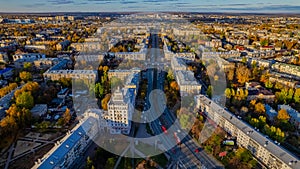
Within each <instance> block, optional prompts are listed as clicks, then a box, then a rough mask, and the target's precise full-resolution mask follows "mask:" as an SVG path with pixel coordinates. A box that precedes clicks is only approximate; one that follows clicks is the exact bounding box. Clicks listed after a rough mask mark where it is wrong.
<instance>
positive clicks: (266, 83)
mask: <svg viewBox="0 0 300 169" xmlns="http://www.w3.org/2000/svg"><path fill="white" fill-rule="evenodd" d="M265 86H266V88H268V89H272V88H273V83H272V82H270V80H268V81H266V82H265Z"/></svg>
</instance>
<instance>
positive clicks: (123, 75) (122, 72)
mask: <svg viewBox="0 0 300 169" xmlns="http://www.w3.org/2000/svg"><path fill="white" fill-rule="evenodd" d="M140 72H141V69H139V68H132V69H130V70H127V69H115V70H109V71H108V78H109V79H110V78H112V77H117V78H119V79H121V80H122V81H123V82H125V80H126V79H127V77H128V76H129V75H130V74H132V73H140Z"/></svg>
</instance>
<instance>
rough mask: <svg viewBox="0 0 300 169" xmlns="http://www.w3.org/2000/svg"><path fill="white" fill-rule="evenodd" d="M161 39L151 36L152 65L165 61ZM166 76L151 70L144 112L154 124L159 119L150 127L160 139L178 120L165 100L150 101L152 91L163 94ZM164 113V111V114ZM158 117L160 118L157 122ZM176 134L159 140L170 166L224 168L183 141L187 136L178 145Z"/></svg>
mask: <svg viewBox="0 0 300 169" xmlns="http://www.w3.org/2000/svg"><path fill="white" fill-rule="evenodd" d="M158 38H159V37H158V35H157V34H151V39H152V48H156V49H154V50H150V52H149V53H148V57H147V58H150V62H152V63H154V62H159V61H160V60H161V57H163V53H162V50H158ZM164 75H165V73H163V72H161V71H160V70H157V69H155V68H154V69H148V71H147V78H148V89H147V98H146V105H145V109H144V111H145V112H146V113H148V114H147V116H148V118H150V119H151V120H152V119H156V120H154V121H152V122H151V123H150V125H151V128H152V129H153V132H154V134H155V135H159V134H160V135H161V133H163V131H162V127H161V126H162V125H163V126H165V127H166V128H167V129H168V128H169V127H170V126H171V125H173V123H174V121H175V120H176V117H175V115H174V114H173V113H172V112H170V110H169V109H168V108H166V107H165V100H164V97H162V96H161V95H159V94H153V93H152V98H151V100H150V98H149V96H150V93H151V92H152V91H153V90H155V89H159V90H162V91H163V81H164V79H165V76H164ZM153 97H154V98H153ZM161 111H163V113H162V112H161ZM158 116H159V118H157V117H158ZM176 129H179V130H180V126H178V127H177V128H176ZM176 131H177V130H176ZM180 131H181V130H180ZM173 132H174V130H173V131H172V132H168V133H167V134H165V135H166V136H165V137H164V136H163V135H162V136H159V139H160V141H161V142H162V144H163V146H164V147H165V148H166V149H167V150H169V151H168V154H169V155H170V156H171V160H172V161H173V163H171V165H176V164H178V161H179V162H180V165H177V167H178V168H190V169H193V168H200V167H203V168H208V169H212V168H224V167H223V165H222V164H221V163H220V162H219V161H217V160H216V159H215V158H214V157H212V156H210V155H208V154H207V153H206V152H205V151H203V150H202V149H200V146H199V145H198V144H197V143H196V142H194V140H193V139H192V138H191V137H190V136H189V135H187V136H186V137H185V138H183V136H185V135H186V134H183V133H178V136H179V137H180V138H181V139H182V141H181V142H182V144H181V145H176V139H175V137H173V136H172V135H173ZM181 132H183V131H181ZM167 135H168V136H167ZM170 135H171V136H170ZM174 145H175V146H174ZM196 149H199V150H200V151H199V152H195V150H196Z"/></svg>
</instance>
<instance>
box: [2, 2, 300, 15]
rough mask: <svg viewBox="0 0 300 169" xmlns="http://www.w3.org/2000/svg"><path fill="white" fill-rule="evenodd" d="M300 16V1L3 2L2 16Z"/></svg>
mask: <svg viewBox="0 0 300 169" xmlns="http://www.w3.org/2000/svg"><path fill="white" fill-rule="evenodd" d="M131 11H132V12H136V11H138V12H161V11H173V12H234V13H300V0H263V1H262V0H0V12H131Z"/></svg>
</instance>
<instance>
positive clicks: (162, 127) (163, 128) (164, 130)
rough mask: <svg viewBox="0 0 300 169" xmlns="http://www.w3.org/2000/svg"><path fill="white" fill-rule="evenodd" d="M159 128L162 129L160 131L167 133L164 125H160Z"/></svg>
mask: <svg viewBox="0 0 300 169" xmlns="http://www.w3.org/2000/svg"><path fill="white" fill-rule="evenodd" d="M161 129H162V131H163V132H164V133H165V134H168V131H167V129H166V127H165V126H161Z"/></svg>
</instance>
